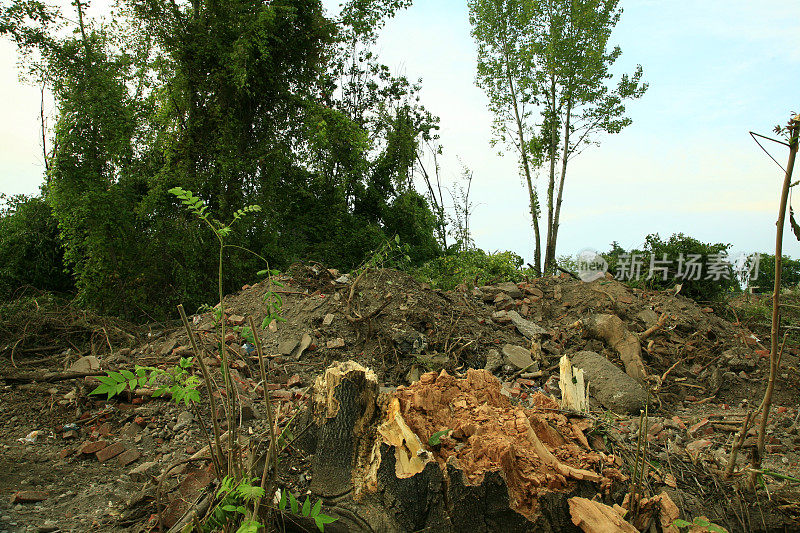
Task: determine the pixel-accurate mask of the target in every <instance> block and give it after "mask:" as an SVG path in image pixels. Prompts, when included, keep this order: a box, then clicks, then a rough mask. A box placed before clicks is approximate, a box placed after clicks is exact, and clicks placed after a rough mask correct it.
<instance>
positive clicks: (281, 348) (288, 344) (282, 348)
mask: <svg viewBox="0 0 800 533" xmlns="http://www.w3.org/2000/svg"><path fill="white" fill-rule="evenodd" d="M298 344H299V341H298V340H297V339H288V340H285V341H283V342H282V343H280V344H279V345H278V353H280V354H281V355H290V354H291V353H292V351H293V350H294V349H295V347H296V346H297V345H298Z"/></svg>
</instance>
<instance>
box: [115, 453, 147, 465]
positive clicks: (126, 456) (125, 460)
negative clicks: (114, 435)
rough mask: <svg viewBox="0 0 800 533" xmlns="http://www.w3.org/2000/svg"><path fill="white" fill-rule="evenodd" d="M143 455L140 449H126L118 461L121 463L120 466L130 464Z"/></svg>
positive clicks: (118, 457)
mask: <svg viewBox="0 0 800 533" xmlns="http://www.w3.org/2000/svg"><path fill="white" fill-rule="evenodd" d="M141 456H142V454H141V452H140V451H139V450H125V451H124V452H122V453H121V454H119V455H118V456H117V462H118V463H119V464H120V466H128V465H129V464H131V463H132V462H134V461H136V460H137V459H139V457H141Z"/></svg>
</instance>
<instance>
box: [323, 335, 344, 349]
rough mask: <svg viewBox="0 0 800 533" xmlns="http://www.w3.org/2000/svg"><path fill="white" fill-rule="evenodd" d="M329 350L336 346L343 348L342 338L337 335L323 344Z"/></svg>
mask: <svg viewBox="0 0 800 533" xmlns="http://www.w3.org/2000/svg"><path fill="white" fill-rule="evenodd" d="M325 346H326V347H327V348H328V349H329V350H335V349H337V348H344V339H343V338H341V337H338V338H336V339H331V340H329V341H328V342H327V344H326V345H325Z"/></svg>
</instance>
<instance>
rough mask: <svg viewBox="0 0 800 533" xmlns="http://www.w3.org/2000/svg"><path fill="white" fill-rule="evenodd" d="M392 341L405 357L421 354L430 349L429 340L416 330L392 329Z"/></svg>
mask: <svg viewBox="0 0 800 533" xmlns="http://www.w3.org/2000/svg"><path fill="white" fill-rule="evenodd" d="M392 340H393V341H394V343H395V345H396V346H397V349H398V351H400V353H401V354H403V355H408V354H411V353H415V354H417V353H421V352H423V351H424V350H425V348H427V347H428V339H427V338H426V337H425V335H423V334H422V333H420V332H419V331H417V330H415V329H409V330H403V329H399V328H394V329H392Z"/></svg>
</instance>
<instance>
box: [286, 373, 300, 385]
mask: <svg viewBox="0 0 800 533" xmlns="http://www.w3.org/2000/svg"><path fill="white" fill-rule="evenodd" d="M302 383H303V380H302V378H301V377H300V374H294V375H293V376H292V377H290V378H289V380H288V381H287V382H286V387H287V388H292V387H297V386H299V385H301V384H302Z"/></svg>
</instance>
